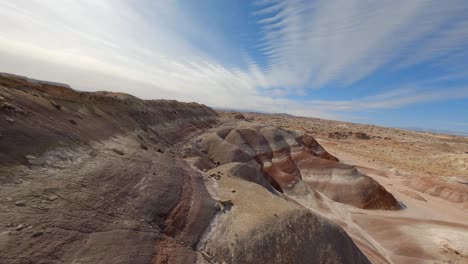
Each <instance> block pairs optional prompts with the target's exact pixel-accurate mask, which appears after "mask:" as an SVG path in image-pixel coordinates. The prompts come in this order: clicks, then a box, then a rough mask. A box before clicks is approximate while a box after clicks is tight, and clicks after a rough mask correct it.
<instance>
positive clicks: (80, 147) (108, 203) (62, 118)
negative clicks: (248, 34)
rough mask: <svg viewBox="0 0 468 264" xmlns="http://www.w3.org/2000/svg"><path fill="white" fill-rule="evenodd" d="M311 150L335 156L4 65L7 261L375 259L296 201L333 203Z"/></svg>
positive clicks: (0, 136)
mask: <svg viewBox="0 0 468 264" xmlns="http://www.w3.org/2000/svg"><path fill="white" fill-rule="evenodd" d="M233 127H235V129H233ZM260 135H261V136H260ZM305 159H307V160H309V159H310V160H315V159H317V160H323V161H327V162H332V163H333V164H339V163H338V161H337V159H336V158H335V157H333V156H332V155H330V154H328V153H327V152H326V151H325V150H324V149H323V148H322V147H321V146H320V145H318V143H317V142H315V141H314V140H313V138H308V137H307V136H305V135H299V134H294V133H289V132H287V131H283V130H278V129H275V128H272V127H262V126H256V125H255V124H248V123H247V122H244V121H239V120H237V121H236V122H234V123H232V124H221V123H220V122H219V121H218V116H217V114H216V112H214V111H213V110H212V109H211V108H209V107H206V106H204V105H200V104H196V103H180V102H176V101H165V100H156V101H145V100H141V99H138V98H135V97H133V96H130V95H126V94H120V93H110V92H95V93H88V92H78V91H75V90H73V89H71V88H70V87H68V86H66V85H61V84H56V83H49V82H41V81H35V80H30V79H27V78H24V77H18V76H12V75H5V74H2V75H0V184H1V186H2V188H0V197H1V198H2V199H1V201H0V218H1V219H2V222H3V223H5V225H1V226H0V262H2V263H195V262H200V263H217V262H222V261H226V262H228V263H252V262H269V263H308V262H310V260H311V259H315V260H317V261H318V262H324V263H368V260H367V258H366V257H365V256H364V255H363V254H362V252H361V251H360V250H359V249H358V247H357V246H356V245H355V244H354V242H353V241H352V240H351V238H350V237H349V236H348V235H347V234H346V233H345V232H344V231H343V229H342V228H341V227H339V226H338V225H336V224H334V223H333V222H331V220H328V219H327V218H325V217H324V216H322V215H321V214H320V213H318V212H312V211H311V210H309V209H307V208H306V207H305V206H303V205H301V204H300V203H298V202H297V201H296V200H294V199H295V198H293V197H295V196H294V195H297V194H301V195H306V194H313V195H312V196H307V197H312V198H311V199H312V200H315V201H316V203H315V204H317V206H319V207H317V208H318V209H320V208H322V207H323V208H326V207H327V205H326V203H325V202H323V201H324V199H328V198H326V197H325V196H323V195H322V194H320V193H319V192H317V191H316V190H314V188H315V187H317V188H318V187H319V186H314V181H313V180H309V182H308V181H307V179H308V177H309V178H310V177H311V176H310V175H309V176H307V175H306V173H304V171H303V169H304V168H309V167H308V166H309V165H307V166H306V165H304V166H298V165H296V164H300V163H301V162H305V161H304V160H305ZM235 162H237V163H235ZM309 163H310V162H305V164H309ZM219 165H222V166H219ZM337 166H338V165H337ZM340 166H341V165H340ZM314 168H318V167H316V166H315V167H314ZM358 176H359V175H358ZM358 176H356V175H352V176H346V177H351V178H352V179H353V181H354V178H356V177H357V178H358V179H357V180H359V181H363V179H364V181H366V179H365V178H363V179H361V178H360V177H364V176H359V177H358ZM327 177H328V178H327ZM333 177H336V176H333ZM340 177H341V176H340ZM353 177H354V178H353ZM329 178H330V175H329V174H327V175H325V176H324V179H325V180H327V181H330V182H331V180H330V179H329ZM351 184H354V183H351ZM299 185H301V186H302V189H300V188H297V186H299ZM359 188H361V187H359ZM290 190H296V191H294V192H293V191H290ZM358 190H359V189H358ZM321 191H323V192H324V193H325V195H326V196H331V194H330V193H327V192H328V191H330V192H333V191H334V189H332V190H328V189H326V188H325V189H323V190H321ZM290 195H291V196H290ZM385 195H386V193H385ZM331 198H332V199H335V198H336V197H331ZM366 199H367V198H366ZM366 199H364V198H363V199H360V200H359V201H360V202H366V201H368V200H366ZM379 199H380V198H377V200H379ZM345 202H346V201H345ZM311 204H313V203H309V204H308V205H311ZM320 206H321V207H320ZM356 206H358V205H356ZM378 207H379V206H378ZM379 208H385V206H382V207H379ZM270 227H273V228H270Z"/></svg>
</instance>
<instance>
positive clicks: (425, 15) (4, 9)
mask: <svg viewBox="0 0 468 264" xmlns="http://www.w3.org/2000/svg"><path fill="white" fill-rule="evenodd" d="M254 8H255V10H252V14H253V16H251V17H252V18H253V19H255V22H256V23H257V24H258V25H259V26H260V27H261V29H262V32H260V35H261V37H260V38H259V39H258V45H257V46H254V47H249V48H247V49H246V50H243V51H242V52H239V47H238V46H236V43H230V42H229V41H227V40H226V38H225V36H223V35H222V34H220V33H219V32H218V31H216V30H212V27H210V25H209V24H203V23H202V22H200V21H199V20H198V19H196V17H195V16H194V14H193V13H192V11H191V10H189V9H188V8H187V4H186V3H183V2H180V1H177V0H174V1H169V0H164V1H147V0H138V1H130V0H100V1H92V0H80V1H75V0H15V1H13V0H0V17H2V23H0V57H1V60H0V71H6V72H13V73H18V74H23V75H28V76H30V77H33V78H40V79H48V80H52V81H59V82H66V83H70V84H71V85H72V86H73V87H75V88H78V89H83V90H97V89H99V90H103V89H105V90H117V91H122V92H128V93H132V94H135V95H137V96H139V97H142V98H172V99H177V100H181V101H198V102H201V103H205V104H208V105H211V106H214V107H227V108H238V109H251V110H261V111H267V112H287V113H291V114H297V115H307V116H320V117H325V118H339V119H346V118H348V117H349V115H348V114H349V113H350V112H358V111H365V110H370V109H372V110H375V109H388V108H395V107H401V106H405V105H411V104H415V103H423V102H426V103H427V102H433V101H442V100H451V99H455V98H464V97H467V96H466V89H465V88H450V87H444V88H443V89H442V88H437V87H435V86H433V87H432V88H431V89H427V88H424V87H425V85H426V84H427V83H430V82H432V83H437V84H440V85H442V84H443V82H444V81H446V80H447V79H448V80H450V79H453V78H455V77H456V78H459V79H460V78H464V76H465V75H466V63H465V62H464V61H463V60H465V59H466V58H468V51H467V50H466V49H464V47H466V45H467V44H468V43H467V40H468V31H467V30H466V29H467V26H468V17H467V16H466V14H467V13H468V4H466V2H465V1H459V0H453V1H450V2H442V1H432V0H427V1H422V0H415V1H402V0H393V1H358V0H343V1H341V0H336V1H331V0H317V1H305V0H304V1H302V0H284V1H279V0H261V1H257V2H256V5H255V7H254ZM207 15H209V14H207ZM227 34H229V33H227ZM258 51H260V53H258ZM214 54H233V55H232V56H231V57H239V58H242V59H243V61H244V62H245V63H244V64H243V65H239V64H235V63H231V62H230V61H226V60H225V59H224V58H220V57H219V56H216V55H214ZM263 59H264V60H265V61H266V62H263ZM421 63H426V64H431V65H433V67H436V68H444V69H445V68H449V69H450V70H444V71H441V74H439V75H436V76H429V77H430V78H429V77H428V79H427V80H420V82H418V83H409V84H408V83H401V84H400V86H394V87H395V89H389V90H388V91H386V92H383V93H382V92H381V93H378V92H374V91H373V90H370V91H369V92H368V94H374V93H378V94H377V95H373V96H370V95H367V96H363V97H361V98H357V99H354V100H339V101H337V100H328V101H326V100H321V99H320V98H314V94H316V93H315V92H314V91H315V90H314V89H311V88H323V87H327V86H330V85H331V84H333V85H334V84H338V85H340V86H346V85H349V84H352V83H355V82H357V81H358V80H362V79H366V78H368V77H369V76H372V74H374V73H376V72H378V71H380V70H382V69H385V70H386V71H394V72H398V71H400V70H405V69H407V68H411V67H415V66H416V65H418V64H421ZM233 65H237V66H233ZM447 65H451V66H450V67H447ZM452 66H453V67H452ZM424 81H426V83H425V82H424ZM402 87H403V88H402ZM405 87H412V88H411V89H408V88H405ZM344 89H346V88H344ZM291 95H295V96H297V95H300V96H304V97H307V99H304V100H297V99H292V97H291ZM455 95H456V96H455ZM311 98H312V99H311Z"/></svg>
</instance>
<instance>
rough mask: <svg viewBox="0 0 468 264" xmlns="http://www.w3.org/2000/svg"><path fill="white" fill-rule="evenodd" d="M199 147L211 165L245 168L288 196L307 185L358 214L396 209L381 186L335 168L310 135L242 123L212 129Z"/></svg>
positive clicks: (334, 162)
mask: <svg viewBox="0 0 468 264" xmlns="http://www.w3.org/2000/svg"><path fill="white" fill-rule="evenodd" d="M201 142H202V143H201V145H202V148H204V149H206V151H207V153H208V154H209V156H210V158H211V159H213V160H214V161H215V162H218V163H219V164H228V163H231V162H241V163H245V164H249V166H251V167H253V168H256V169H258V170H259V171H261V173H262V174H263V175H264V177H265V179H266V180H267V181H268V182H269V183H270V184H271V186H273V187H274V188H275V189H276V190H278V191H280V192H284V193H286V194H298V193H301V192H303V188H304V184H305V185H306V186H309V187H311V188H312V189H313V190H315V191H319V192H320V193H323V194H325V195H326V196H328V197H329V198H331V199H333V200H335V201H337V202H340V203H345V204H350V205H353V206H356V207H359V208H364V209H399V208H400V206H399V204H398V202H397V201H396V199H395V198H394V197H393V195H391V194H390V193H388V192H387V191H386V190H385V189H384V188H383V187H382V186H381V185H380V184H378V183H377V182H376V181H374V180H373V179H372V178H370V177H368V176H365V175H363V174H361V173H360V172H359V171H358V170H356V168H354V167H352V166H349V165H346V164H343V163H340V162H338V159H336V158H335V157H333V156H332V155H330V154H329V153H328V152H326V151H325V150H324V149H323V148H322V147H321V146H320V145H319V144H318V143H317V142H316V141H315V140H314V139H313V138H312V137H311V136H310V135H308V134H304V133H288V132H287V131H284V130H281V129H279V128H276V127H272V126H265V125H258V124H254V123H249V122H243V121H240V122H228V123H225V124H223V125H221V126H219V127H217V128H215V129H213V131H211V132H208V133H206V134H204V135H202V136H201ZM301 142H302V143H301ZM262 185H264V184H263V183H262Z"/></svg>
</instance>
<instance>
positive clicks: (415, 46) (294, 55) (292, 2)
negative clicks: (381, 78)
mask: <svg viewBox="0 0 468 264" xmlns="http://www.w3.org/2000/svg"><path fill="white" fill-rule="evenodd" d="M263 4H264V5H263V8H262V9H260V11H259V12H258V14H259V15H265V14H266V15H267V17H264V16H262V17H259V20H258V23H259V24H261V25H262V27H263V32H264V38H263V39H262V42H261V44H260V48H261V49H262V51H263V53H264V55H265V56H266V57H267V58H268V60H269V65H268V67H266V69H267V71H266V72H267V76H268V77H269V78H272V79H274V80H276V82H275V84H276V85H287V86H309V87H310V86H312V87H318V88H319V87H321V86H324V85H326V84H329V83H333V82H337V83H341V84H344V85H346V84H351V83H353V82H355V81H358V80H361V79H363V78H365V77H366V76H368V75H370V74H372V73H374V72H375V71H377V70H379V69H381V68H382V67H384V66H385V67H392V65H397V64H398V63H401V64H402V65H405V66H406V67H408V66H411V65H414V64H417V63H421V62H426V61H429V60H431V59H435V58H437V57H440V56H443V55H447V54H450V53H453V52H455V51H457V50H458V51H463V52H466V49H464V47H466V44H467V42H468V35H467V33H468V30H467V28H468V27H467V25H468V16H466V14H467V12H468V5H467V4H466V2H464V1H456V0H455V1H449V2H447V1H443V2H442V1H430V0H429V1H419V0H416V1H403V0H394V1H358V0H343V1H340V0H338V1H327V0H323V1H321V0H319V1H301V0H286V1H281V2H273V3H270V4H268V2H266V3H263Z"/></svg>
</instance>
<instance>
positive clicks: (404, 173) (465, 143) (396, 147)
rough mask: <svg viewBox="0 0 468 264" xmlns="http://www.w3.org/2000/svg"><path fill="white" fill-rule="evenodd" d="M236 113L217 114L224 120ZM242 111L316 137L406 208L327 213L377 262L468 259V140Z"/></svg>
mask: <svg viewBox="0 0 468 264" xmlns="http://www.w3.org/2000/svg"><path fill="white" fill-rule="evenodd" d="M236 114H237V113H232V112H220V115H221V117H222V118H225V119H231V118H233V117H234V116H235V115H236ZM243 116H244V118H246V119H247V120H250V121H251V122H256V123H262V124H274V125H276V126H279V127H281V128H283V129H286V130H293V131H302V132H303V133H309V134H311V135H314V137H315V138H316V139H317V141H318V142H319V143H320V144H321V145H322V146H324V148H325V149H326V150H327V151H328V152H329V153H330V154H331V155H333V156H335V157H337V158H338V159H339V160H340V161H341V162H344V163H347V164H351V165H353V166H354V167H356V168H357V169H358V170H359V171H360V172H361V173H363V174H366V175H368V176H370V177H372V178H373V179H374V180H375V181H377V182H378V183H379V184H381V185H382V186H383V187H384V188H385V189H386V190H387V191H388V192H390V193H391V194H393V195H394V196H395V198H396V199H397V200H398V201H399V202H400V203H401V205H402V206H403V208H404V209H403V210H397V211H381V210H362V209H359V208H356V207H349V206H346V208H343V207H341V206H338V208H339V209H337V208H336V207H335V211H334V212H333V214H330V215H329V216H330V218H332V219H335V221H336V222H337V223H339V224H341V225H342V226H343V227H344V228H345V230H346V231H347V232H348V233H349V234H350V235H351V236H352V237H353V239H354V241H355V242H356V243H357V244H358V246H359V247H360V248H361V249H362V250H363V252H364V253H366V254H367V256H368V257H369V258H370V259H371V260H372V261H373V262H375V263H381V262H384V261H387V262H391V263H468V250H467V249H468V200H467V199H468V184H467V182H468V181H467V179H468V170H467V167H466V166H467V164H468V154H467V152H468V139H467V138H465V137H460V136H452V135H443V134H433V133H420V132H413V131H407V130H401V129H391V128H383V127H377V126H370V125H360V124H352V123H345V122H338V121H329V120H322V119H315V118H301V117H292V116H284V115H268V114H257V113H243ZM335 205H336V204H335ZM340 215H341V218H339V217H338V218H339V219H336V218H337V216H340ZM375 256H377V257H378V258H377V259H376V258H374V257H375ZM382 257H383V258H382Z"/></svg>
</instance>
